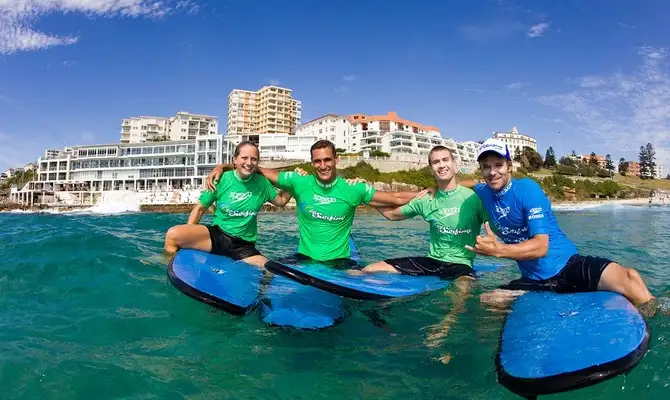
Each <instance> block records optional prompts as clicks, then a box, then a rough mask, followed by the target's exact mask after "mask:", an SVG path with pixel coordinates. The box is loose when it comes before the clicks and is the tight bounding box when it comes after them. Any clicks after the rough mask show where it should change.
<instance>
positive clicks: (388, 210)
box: [377, 207, 408, 221]
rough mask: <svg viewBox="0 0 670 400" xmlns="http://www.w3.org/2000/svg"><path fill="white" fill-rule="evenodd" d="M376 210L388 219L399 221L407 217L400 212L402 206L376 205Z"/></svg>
mask: <svg viewBox="0 0 670 400" xmlns="http://www.w3.org/2000/svg"><path fill="white" fill-rule="evenodd" d="M377 211H379V213H380V214H381V215H383V216H384V218H386V219H388V220H389V221H400V220H403V219H407V218H408V217H407V216H406V215H405V214H403V213H402V207H377Z"/></svg>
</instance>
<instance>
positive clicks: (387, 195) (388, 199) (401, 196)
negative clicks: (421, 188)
mask: <svg viewBox="0 0 670 400" xmlns="http://www.w3.org/2000/svg"><path fill="white" fill-rule="evenodd" d="M417 194H419V192H380V191H376V192H375V193H374V195H373V196H372V199H371V200H370V203H369V205H370V206H372V207H400V206H404V205H405V204H407V203H409V201H410V200H412V199H413V198H414V197H416V195H417Z"/></svg>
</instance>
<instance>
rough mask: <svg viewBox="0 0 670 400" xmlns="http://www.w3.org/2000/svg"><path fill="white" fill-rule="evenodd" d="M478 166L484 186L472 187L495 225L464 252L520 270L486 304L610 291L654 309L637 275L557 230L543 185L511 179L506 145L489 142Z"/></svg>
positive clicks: (480, 153)
mask: <svg viewBox="0 0 670 400" xmlns="http://www.w3.org/2000/svg"><path fill="white" fill-rule="evenodd" d="M477 161H478V162H479V167H480V170H481V174H482V178H483V179H484V182H485V183H478V184H474V183H472V185H473V186H474V190H475V192H476V193H477V195H478V196H479V197H480V198H481V199H482V201H483V203H484V206H485V207H486V210H487V213H488V215H489V216H490V221H491V222H490V226H489V223H486V224H485V228H486V235H484V236H479V237H477V241H476V244H475V245H474V246H471V245H468V246H466V247H467V249H468V250H471V251H474V252H475V253H477V254H479V255H483V256H490V257H499V258H507V259H512V260H515V261H516V262H517V265H518V267H519V270H520V271H521V278H519V279H516V280H513V281H512V282H510V283H509V284H506V285H503V286H501V287H500V289H498V290H495V291H494V292H492V293H486V294H484V295H482V297H481V300H482V302H484V303H487V304H490V305H496V304H497V305H502V306H503V307H505V306H506V304H508V303H509V302H510V301H511V300H513V299H515V298H516V297H517V296H519V295H521V294H523V293H526V291H528V290H547V291H553V292H557V293H574V292H592V291H597V290H607V291H611V292H616V293H620V294H621V295H623V296H625V297H626V298H627V299H628V300H630V302H631V303H633V304H634V305H635V306H637V307H638V308H640V310H641V311H642V312H643V313H647V310H648V309H649V308H650V307H654V306H653V305H652V303H653V300H654V297H653V296H652V295H651V293H650V292H649V290H648V289H647V286H646V285H645V283H644V281H643V280H642V277H641V276H640V274H639V273H638V272H637V271H636V270H634V269H632V268H625V267H623V266H621V265H619V264H617V263H616V262H614V261H612V260H609V259H607V258H602V257H595V256H587V255H582V254H579V253H578V251H577V248H576V246H575V245H574V244H573V243H572V242H571V241H570V240H569V239H568V238H567V237H566V235H565V234H564V233H563V231H561V229H560V227H559V226H558V222H557V221H556V218H555V217H554V214H553V212H552V209H551V204H550V202H549V199H548V198H547V196H546V195H545V194H544V192H543V191H542V188H541V187H540V185H539V184H537V183H536V182H535V181H534V180H532V179H530V178H523V179H515V178H513V177H512V159H511V157H510V152H509V149H508V147H507V145H506V144H505V143H504V142H502V141H500V140H498V139H493V138H491V139H488V140H486V141H485V142H484V143H483V144H482V145H481V146H480V147H479V150H478V154H477ZM496 235H497V236H498V237H500V239H502V241H499V240H498V239H497V237H496ZM654 310H655V307H654ZM654 312H655V311H654Z"/></svg>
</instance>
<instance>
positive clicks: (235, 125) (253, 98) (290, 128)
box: [226, 85, 302, 135]
mask: <svg viewBox="0 0 670 400" xmlns="http://www.w3.org/2000/svg"><path fill="white" fill-rule="evenodd" d="M291 94H292V90H291V89H287V88H282V87H279V86H274V85H270V86H263V87H262V88H261V89H260V90H258V91H249V90H240V89H234V90H233V91H231V92H230V94H229V95H228V125H227V129H226V132H227V135H242V134H268V133H285V134H288V135H292V134H294V133H295V129H296V127H297V126H298V125H299V124H300V119H301V118H302V103H301V102H300V101H298V100H295V99H293V98H292V97H291Z"/></svg>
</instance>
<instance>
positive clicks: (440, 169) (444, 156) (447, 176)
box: [428, 149, 456, 182]
mask: <svg viewBox="0 0 670 400" xmlns="http://www.w3.org/2000/svg"><path fill="white" fill-rule="evenodd" d="M428 163H429V164H430V168H431V170H432V171H433V176H434V177H435V179H436V180H437V181H438V182H440V181H451V180H452V179H454V175H455V174H456V165H455V162H454V157H453V156H452V154H451V152H450V151H449V150H446V149H444V150H435V151H433V152H432V153H431V154H430V156H429V157H428Z"/></svg>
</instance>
